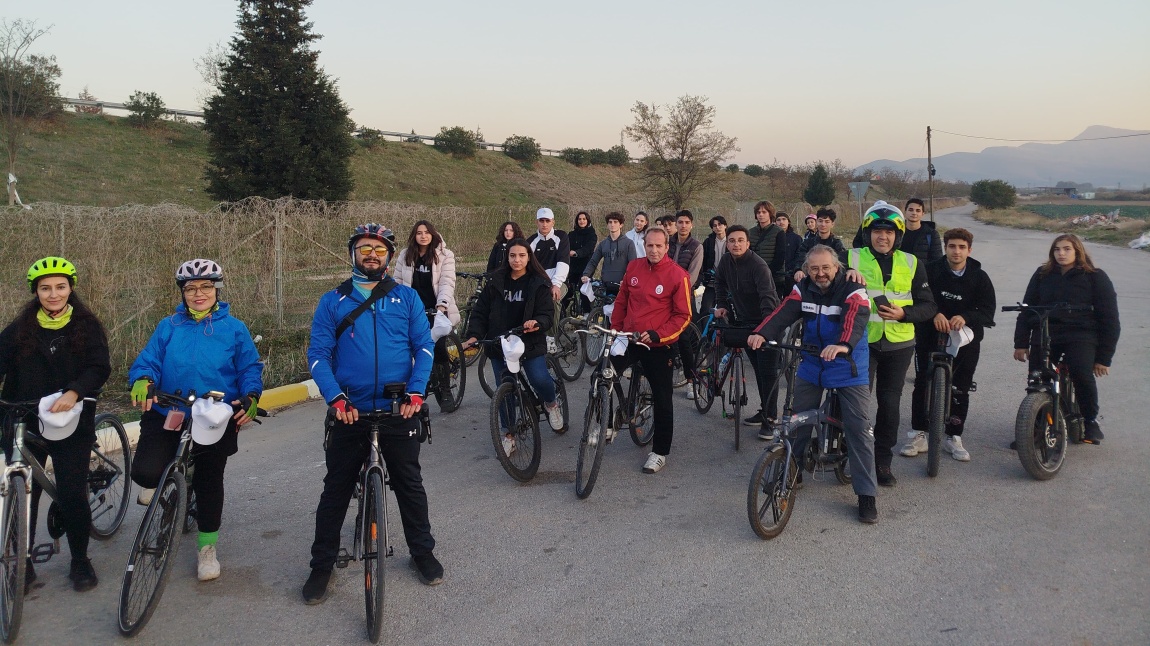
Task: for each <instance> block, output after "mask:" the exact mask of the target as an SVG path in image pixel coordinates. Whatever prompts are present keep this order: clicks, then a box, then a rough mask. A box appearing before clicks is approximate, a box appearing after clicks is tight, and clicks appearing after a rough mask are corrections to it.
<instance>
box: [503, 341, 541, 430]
mask: <svg viewBox="0 0 1150 646" xmlns="http://www.w3.org/2000/svg"><path fill="white" fill-rule="evenodd" d="M488 362H489V363H490V364H491V372H493V373H494V374H495V383H496V386H495V387H496V388H499V385H500V384H502V383H503V379H504V377H506V376H513V375H511V374H510V373H509V372H507V362H505V361H504V360H503V358H502V357H491V356H489V357H488ZM519 369H520V370H522V371H523V374H524V375H526V376H527V383H529V384H531V389H532V390H534V391H535V394H536V395H537V396H538V397H539V401H542V402H543V403H545V404H553V403H555V397H556V395H555V381H554V380H553V379H552V378H551V373H550V372H548V371H547V355H544V354H541V355H539V356H538V357H532V358H530V359H520V360H519ZM515 410H516V408H515V406H513V405H512V406H506V407H503V410H500V411H499V423H500V424H501V425H502V426H503V428H511V425H512V424H514V423H515Z"/></svg>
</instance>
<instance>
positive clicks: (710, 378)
mask: <svg viewBox="0 0 1150 646" xmlns="http://www.w3.org/2000/svg"><path fill="white" fill-rule="evenodd" d="M703 342H704V344H705V345H706V346H707V350H706V352H700V353H699V355H698V357H697V360H696V362H695V380H694V381H693V382H691V387H692V388H694V389H695V410H697V411H699V413H700V414H705V413H707V411H709V410H711V406H712V405H714V403H715V379H717V378H718V375H717V374H716V373H715V370H716V368H715V365H716V364H715V345H714V343H713V342H711V341H708V340H706V339H704V341H703Z"/></svg>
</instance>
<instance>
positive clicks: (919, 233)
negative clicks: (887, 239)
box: [898, 221, 942, 263]
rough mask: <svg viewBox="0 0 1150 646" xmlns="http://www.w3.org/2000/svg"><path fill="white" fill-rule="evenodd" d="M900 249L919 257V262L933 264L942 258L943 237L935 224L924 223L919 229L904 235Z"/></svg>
mask: <svg viewBox="0 0 1150 646" xmlns="http://www.w3.org/2000/svg"><path fill="white" fill-rule="evenodd" d="M898 248H899V249H900V250H902V251H903V252H905V253H912V254H914V255H916V256H918V260H919V262H925V263H931V262H934V261H936V260H938V259H939V258H942V235H941V234H939V232H938V229H936V228H935V225H934V222H929V221H924V222H922V226H921V227H919V228H918V229H916V230H914V231H910V230H908V231H907V232H906V233H904V234H902V242H901V243H899V247H898Z"/></svg>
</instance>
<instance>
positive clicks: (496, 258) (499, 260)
mask: <svg viewBox="0 0 1150 646" xmlns="http://www.w3.org/2000/svg"><path fill="white" fill-rule="evenodd" d="M508 242H510V241H508ZM506 260H507V242H496V243H495V246H493V247H491V253H489V254H487V271H488V272H493V271H495V270H496V269H499V268H500V267H502V266H503V263H504V262H505V261H506Z"/></svg>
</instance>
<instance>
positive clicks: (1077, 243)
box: [1014, 233, 1122, 444]
mask: <svg viewBox="0 0 1150 646" xmlns="http://www.w3.org/2000/svg"><path fill="white" fill-rule="evenodd" d="M1022 300H1023V302H1024V303H1027V304H1028V305H1052V304H1054V303H1069V304H1071V305H1091V306H1093V308H1094V309H1093V310H1092V311H1078V312H1066V311H1062V312H1055V313H1054V314H1052V315H1051V317H1050V353H1051V357H1054V358H1057V357H1059V356H1063V357H1064V360H1065V361H1066V364H1067V366H1069V368H1070V379H1071V381H1072V382H1074V389H1075V390H1076V391H1077V393H1078V408H1079V410H1080V411H1081V412H1082V418H1083V421H1084V424H1085V437H1084V438H1083V441H1084V442H1086V443H1088V444H1101V443H1102V438H1103V435H1102V429H1101V427H1100V426H1099V424H1098V410H1099V405H1098V384H1097V382H1096V381H1095V377H1102V376H1104V375H1108V374H1110V363H1111V361H1112V360H1113V359H1114V352H1115V350H1117V348H1118V335H1119V334H1120V333H1121V331H1122V326H1121V324H1120V323H1119V321H1118V294H1117V293H1116V292H1115V291H1114V284H1113V283H1111V282H1110V277H1109V276H1107V275H1106V272H1104V271H1102V270H1101V269H1098V268H1096V267H1095V266H1094V263H1093V261H1091V259H1090V254H1088V253H1086V248H1085V246H1083V244H1082V240H1081V239H1080V238H1079V237H1078V236H1076V235H1074V234H1073V233H1064V234H1062V235H1060V236H1058V237H1057V238H1055V239H1054V242H1053V243H1052V244H1051V245H1050V255H1049V258H1048V259H1047V261H1046V264H1044V265H1042V266H1041V267H1039V268H1038V270H1037V271H1035V272H1034V275H1033V276H1031V278H1030V284H1029V285H1027V286H1026V295H1025V296H1024V297H1023V298H1022ZM1038 334H1039V332H1038V318H1037V317H1036V316H1034V315H1032V314H1030V313H1029V312H1021V313H1019V315H1018V322H1017V323H1016V324H1015V327H1014V358H1015V359H1016V360H1018V361H1026V360H1028V359H1029V360H1030V369H1031V370H1035V369H1037V368H1038V367H1039V366H1037V365H1035V362H1036V361H1037V354H1038V348H1037V345H1038Z"/></svg>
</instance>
